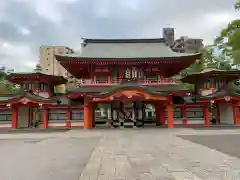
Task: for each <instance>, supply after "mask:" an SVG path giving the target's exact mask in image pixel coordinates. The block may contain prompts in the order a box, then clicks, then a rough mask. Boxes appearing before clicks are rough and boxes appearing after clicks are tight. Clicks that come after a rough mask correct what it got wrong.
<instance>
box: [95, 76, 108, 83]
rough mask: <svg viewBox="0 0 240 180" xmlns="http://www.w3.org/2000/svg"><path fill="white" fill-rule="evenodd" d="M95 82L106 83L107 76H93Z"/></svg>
mask: <svg viewBox="0 0 240 180" xmlns="http://www.w3.org/2000/svg"><path fill="white" fill-rule="evenodd" d="M95 82H96V83H107V82H108V76H95Z"/></svg>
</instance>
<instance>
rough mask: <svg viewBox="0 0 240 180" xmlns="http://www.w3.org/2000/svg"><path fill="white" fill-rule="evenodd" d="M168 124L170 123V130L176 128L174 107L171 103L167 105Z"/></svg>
mask: <svg viewBox="0 0 240 180" xmlns="http://www.w3.org/2000/svg"><path fill="white" fill-rule="evenodd" d="M167 122H168V128H173V127H174V119H173V105H172V103H170V102H168V103H167Z"/></svg>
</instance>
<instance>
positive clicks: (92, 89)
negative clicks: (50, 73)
mask: <svg viewBox="0 0 240 180" xmlns="http://www.w3.org/2000/svg"><path fill="white" fill-rule="evenodd" d="M135 87H136V85H135ZM138 87H143V88H148V90H149V91H151V92H153V93H154V92H155V93H161V92H162V93H165V92H177V91H192V89H190V88H186V86H185V85H184V84H181V83H179V84H171V85H157V86H156V85H152V86H151V85H140V84H139V85H138ZM115 88H121V85H113V86H80V87H77V88H73V89H68V90H67V92H68V93H76V92H79V93H90V94H96V93H104V92H105V93H107V92H109V91H112V90H113V89H115Z"/></svg>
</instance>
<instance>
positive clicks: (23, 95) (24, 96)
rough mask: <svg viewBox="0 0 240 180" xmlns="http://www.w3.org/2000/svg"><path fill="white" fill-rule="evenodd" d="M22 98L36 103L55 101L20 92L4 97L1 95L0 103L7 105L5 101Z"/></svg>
mask: <svg viewBox="0 0 240 180" xmlns="http://www.w3.org/2000/svg"><path fill="white" fill-rule="evenodd" d="M22 98H27V99H29V100H33V101H38V102H55V101H56V99H54V98H44V97H41V96H37V95H34V94H32V93H29V92H27V91H24V90H22V91H20V92H18V93H12V94H5V95H4V94H1V95H0V102H6V103H7V101H11V100H18V99H22Z"/></svg>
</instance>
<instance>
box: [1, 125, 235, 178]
mask: <svg viewBox="0 0 240 180" xmlns="http://www.w3.org/2000/svg"><path fill="white" fill-rule="evenodd" d="M179 134H181V135H183V134H185V135H187V134H191V135H205V134H240V133H239V130H224V131H221V130H220V131H215V130H214V131H211V130H203V131H199V130H193V129H173V130H168V129H125V130H116V129H113V130H93V131H83V130H71V131H68V132H63V133H42V134H41V133H36V134H2V135H1V136H0V139H2V140H0V143H1V146H0V159H1V162H4V163H1V165H0V179H3V180H22V179H23V180H30V179H31V180H32V179H34V180H38V179H39V180H40V179H41V180H42V179H44V180H48V179H49V180H50V179H51V180H55V179H56V180H61V179H68V180H174V179H175V180H238V179H239V180H240V160H239V159H238V158H235V157H232V156H230V155H227V154H224V153H221V152H219V151H216V150H213V149H210V148H207V147H205V146H202V145H200V144H195V143H192V142H190V141H188V140H184V139H182V138H180V137H178V135H179ZM239 137H240V136H239ZM31 140H32V142H33V143H32V144H31ZM29 142H30V143H29ZM223 143H224V142H223ZM79 176H80V177H79Z"/></svg>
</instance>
